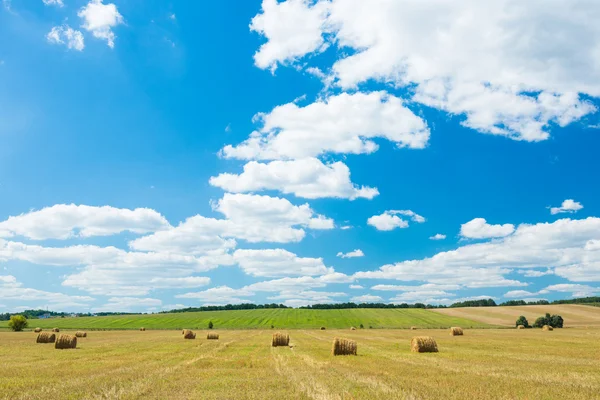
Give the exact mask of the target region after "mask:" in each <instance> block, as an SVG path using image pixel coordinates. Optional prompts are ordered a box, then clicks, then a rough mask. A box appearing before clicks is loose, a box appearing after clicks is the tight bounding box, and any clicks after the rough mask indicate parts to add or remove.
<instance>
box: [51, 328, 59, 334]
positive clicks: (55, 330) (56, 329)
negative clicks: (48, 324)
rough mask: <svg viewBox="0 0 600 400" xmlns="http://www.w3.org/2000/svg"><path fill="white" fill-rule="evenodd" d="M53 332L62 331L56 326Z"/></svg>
mask: <svg viewBox="0 0 600 400" xmlns="http://www.w3.org/2000/svg"><path fill="white" fill-rule="evenodd" d="M52 332H55V333H58V332H60V329H58V328H54V329H52Z"/></svg>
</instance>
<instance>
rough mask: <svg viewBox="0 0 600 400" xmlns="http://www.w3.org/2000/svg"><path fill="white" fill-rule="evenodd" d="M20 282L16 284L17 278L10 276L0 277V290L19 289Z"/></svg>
mask: <svg viewBox="0 0 600 400" xmlns="http://www.w3.org/2000/svg"><path fill="white" fill-rule="evenodd" d="M19 286H21V282H17V278H15V277H14V276H12V275H0V288H7V287H19Z"/></svg>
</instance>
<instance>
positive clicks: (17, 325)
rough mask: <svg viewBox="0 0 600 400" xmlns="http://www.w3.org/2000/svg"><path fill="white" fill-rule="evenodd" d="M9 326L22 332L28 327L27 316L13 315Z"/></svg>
mask: <svg viewBox="0 0 600 400" xmlns="http://www.w3.org/2000/svg"><path fill="white" fill-rule="evenodd" d="M8 327H9V328H10V329H12V330H13V331H15V332H21V331H22V330H23V329H24V328H27V318H25V317H24V316H22V315H13V316H12V317H10V321H8Z"/></svg>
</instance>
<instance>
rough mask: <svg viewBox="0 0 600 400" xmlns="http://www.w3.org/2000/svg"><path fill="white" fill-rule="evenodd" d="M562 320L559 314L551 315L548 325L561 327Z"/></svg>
mask: <svg viewBox="0 0 600 400" xmlns="http://www.w3.org/2000/svg"><path fill="white" fill-rule="evenodd" d="M564 322H565V321H564V320H563V318H562V317H561V316H560V315H553V316H552V317H550V324H549V325H550V326H551V327H553V328H562V327H563V323H564Z"/></svg>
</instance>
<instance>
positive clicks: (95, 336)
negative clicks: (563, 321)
mask: <svg viewBox="0 0 600 400" xmlns="http://www.w3.org/2000/svg"><path fill="white" fill-rule="evenodd" d="M218 332H219V333H220V335H221V337H220V340H218V341H207V340H206V339H205V337H206V336H205V335H206V332H205V331H200V332H198V338H197V339H196V340H183V339H182V337H181V332H179V331H166V330H158V331H146V332H139V331H102V332H101V331H99V332H90V333H89V337H88V338H86V339H80V340H79V343H78V348H77V349H76V350H55V349H54V348H53V345H43V344H35V343H34V342H35V337H36V336H35V334H33V333H31V332H21V333H12V332H3V333H0V359H1V360H2V363H0V398H3V399H40V398H48V399H141V398H144V399H167V398H168V399H171V398H185V399H263V398H271V399H461V400H464V399H476V398H477V399H488V398H494V399H551V398H564V399H566V398H569V399H592V398H598V393H600V374H599V373H598V360H599V359H600V330H599V329H596V328H587V329H586V328H572V329H557V330H554V331H553V332H542V331H541V330H540V329H527V330H516V329H481V330H480V329H469V330H465V336H462V337H451V336H449V335H448V331H447V330H426V331H410V330H384V329H378V330H369V329H363V330H361V329H359V330H356V331H350V330H343V331H335V330H326V331H321V330H294V331H290V332H289V333H290V337H291V341H290V342H291V343H290V344H292V345H293V348H288V347H278V348H272V347H271V346H270V339H271V334H272V332H273V331H272V330H270V329H269V330H249V331H244V330H227V331H218ZM415 334H426V335H431V336H433V337H435V339H436V340H437V342H438V346H439V348H440V352H439V353H430V354H419V353H411V352H410V351H409V347H410V345H409V343H410V338H411V337H412V336H413V335H415ZM336 336H341V337H347V338H351V339H355V340H356V341H357V342H358V356H356V357H354V356H344V357H333V356H332V355H331V353H330V352H331V343H332V340H333V338H334V337H336Z"/></svg>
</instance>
